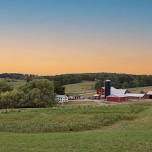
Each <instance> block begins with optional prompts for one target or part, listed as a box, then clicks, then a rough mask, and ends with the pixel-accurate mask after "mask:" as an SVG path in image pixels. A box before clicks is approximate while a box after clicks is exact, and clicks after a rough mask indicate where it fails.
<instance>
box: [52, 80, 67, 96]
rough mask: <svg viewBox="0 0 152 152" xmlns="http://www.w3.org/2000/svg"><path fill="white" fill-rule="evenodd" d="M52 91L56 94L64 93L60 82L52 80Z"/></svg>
mask: <svg viewBox="0 0 152 152" xmlns="http://www.w3.org/2000/svg"><path fill="white" fill-rule="evenodd" d="M54 92H55V93H56V94H60V95H64V94H65V87H64V86H62V85H61V83H60V82H58V81H55V82H54Z"/></svg>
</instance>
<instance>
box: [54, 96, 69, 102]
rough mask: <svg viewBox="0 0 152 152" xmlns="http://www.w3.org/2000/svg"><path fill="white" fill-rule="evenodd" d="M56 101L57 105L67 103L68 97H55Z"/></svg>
mask: <svg viewBox="0 0 152 152" xmlns="http://www.w3.org/2000/svg"><path fill="white" fill-rule="evenodd" d="M56 101H57V102H58V103H64V102H68V97H67V96H66V95H56Z"/></svg>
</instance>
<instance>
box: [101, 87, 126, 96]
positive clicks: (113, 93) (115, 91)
mask: <svg viewBox="0 0 152 152" xmlns="http://www.w3.org/2000/svg"><path fill="white" fill-rule="evenodd" d="M103 89H104V90H105V87H103ZM110 91H111V94H110V96H118V97H124V96H125V94H126V93H127V89H116V88H114V87H111V90H110Z"/></svg>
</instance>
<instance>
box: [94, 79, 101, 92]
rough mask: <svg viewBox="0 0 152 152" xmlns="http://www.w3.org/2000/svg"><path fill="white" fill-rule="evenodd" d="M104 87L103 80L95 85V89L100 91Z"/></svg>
mask: <svg viewBox="0 0 152 152" xmlns="http://www.w3.org/2000/svg"><path fill="white" fill-rule="evenodd" d="M102 86H103V82H102V81H101V80H97V81H96V84H95V89H96V90H98V89H100V88H101V87H102Z"/></svg>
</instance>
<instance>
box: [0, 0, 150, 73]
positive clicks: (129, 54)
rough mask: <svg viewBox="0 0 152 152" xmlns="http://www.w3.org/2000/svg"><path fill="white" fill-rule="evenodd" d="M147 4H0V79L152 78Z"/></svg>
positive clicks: (128, 0)
mask: <svg viewBox="0 0 152 152" xmlns="http://www.w3.org/2000/svg"><path fill="white" fill-rule="evenodd" d="M151 66H152V0H0V73H3V72H11V73H12V72H19V73H33V74H40V75H54V74H61V73H86V72H118V73H133V74H152V68H151Z"/></svg>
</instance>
